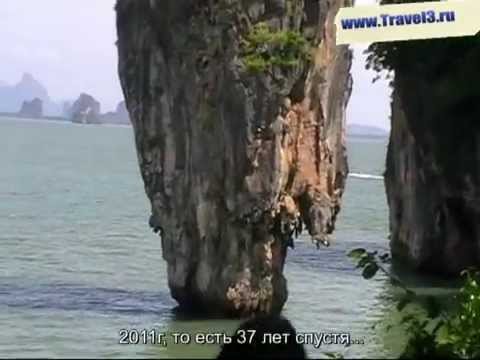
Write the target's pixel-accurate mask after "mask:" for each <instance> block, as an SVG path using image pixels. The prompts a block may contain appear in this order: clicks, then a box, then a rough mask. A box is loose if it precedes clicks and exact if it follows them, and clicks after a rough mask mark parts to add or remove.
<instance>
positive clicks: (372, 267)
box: [362, 262, 378, 280]
mask: <svg viewBox="0 0 480 360" xmlns="http://www.w3.org/2000/svg"><path fill="white" fill-rule="evenodd" d="M377 271H378V265H377V264H375V263H372V262H371V263H369V264H367V266H365V268H364V269H363V272H362V276H363V278H364V279H367V280H368V279H371V278H373V277H374V276H375V274H376V273H377Z"/></svg>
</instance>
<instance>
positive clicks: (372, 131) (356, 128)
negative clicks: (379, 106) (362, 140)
mask: <svg viewBox="0 0 480 360" xmlns="http://www.w3.org/2000/svg"><path fill="white" fill-rule="evenodd" d="M388 135H389V132H388V131H387V130H385V129H382V128H379V127H376V126H369V125H361V124H348V125H347V136H352V137H388Z"/></svg>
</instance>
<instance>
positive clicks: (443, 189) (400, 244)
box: [385, 36, 480, 275]
mask: <svg viewBox="0 0 480 360" xmlns="http://www.w3.org/2000/svg"><path fill="white" fill-rule="evenodd" d="M403 46H404V47H401V48H398V49H397V52H396V53H395V56H396V57H397V59H399V60H396V63H395V64H394V65H395V70H396V72H395V73H396V76H395V82H394V88H395V91H394V94H393V102H392V132H391V137H390V145H389V148H388V154H387V170H386V174H385V175H386V176H385V184H386V189H387V198H388V202H389V206H390V227H391V248H392V253H393V255H394V256H395V257H396V258H398V259H403V260H407V261H408V262H410V263H411V264H412V265H413V267H414V268H415V269H418V270H420V271H423V272H431V273H435V274H450V275H453V274H454V275H458V274H459V272H460V271H462V270H463V269H465V268H467V267H469V266H472V265H477V266H478V264H480V248H479V245H480V172H479V168H480V123H479V122H478V118H479V114H480V102H479V99H480V91H479V89H478V80H480V74H479V72H478V63H479V61H480V38H479V37H478V36H477V37H476V39H475V38H473V39H472V38H464V39H452V40H448V41H447V40H444V39H442V40H436V41H428V42H422V43H419V44H415V43H412V44H411V45H408V46H409V47H408V48H407V45H403ZM407 51H411V52H412V53H413V52H414V51H416V52H417V54H418V51H424V52H425V55H426V56H419V58H421V59H422V61H421V63H418V64H417V63H412V61H411V56H408V54H406V53H407ZM402 54H406V55H405V56H403V57H404V59H405V60H401V55H402Z"/></svg>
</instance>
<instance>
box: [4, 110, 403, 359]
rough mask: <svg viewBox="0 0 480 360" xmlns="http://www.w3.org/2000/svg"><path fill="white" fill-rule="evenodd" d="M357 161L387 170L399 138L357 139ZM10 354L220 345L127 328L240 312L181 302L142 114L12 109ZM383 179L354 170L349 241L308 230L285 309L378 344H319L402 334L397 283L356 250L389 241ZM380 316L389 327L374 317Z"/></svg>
mask: <svg viewBox="0 0 480 360" xmlns="http://www.w3.org/2000/svg"><path fill="white" fill-rule="evenodd" d="M348 147H349V156H350V170H351V172H352V173H358V174H370V175H377V176H378V175H381V174H382V172H383V169H384V158H385V151H386V140H384V139H380V140H378V139H377V140H375V139H374V140H372V139H356V140H350V141H349V144H348ZM0 150H1V151H0V324H1V336H0V357H74V356H75V357H79V356H86V357H98V356H102V357H130V356H132V357H162V358H163V357H164V358H175V357H192V356H195V357H211V356H214V355H215V354H216V353H217V351H218V346H207V345H194V344H191V345H175V344H174V343H173V340H172V341H169V340H167V341H168V344H167V346H166V347H164V346H161V345H156V346H155V345H120V344H119V331H120V330H121V329H124V328H127V329H133V328H135V329H138V330H142V329H148V330H150V329H157V330H158V331H159V332H189V333H198V332H203V333H208V332H224V331H225V332H227V333H232V332H233V331H234V329H235V328H236V326H238V324H239V323H238V321H231V320H209V319H184V318H179V317H178V316H176V315H175V314H174V313H173V312H172V309H173V308H174V307H175V305H176V303H175V302H174V301H173V300H172V299H171V298H170V295H169V292H168V287H167V281H166V271H165V264H164V262H163V260H162V258H161V246H160V238H159V237H157V236H156V235H154V234H153V233H152V232H151V231H150V230H149V227H148V224H147V220H148V217H149V204H148V202H147V199H146V196H145V194H144V190H143V183H142V181H141V178H140V175H139V171H138V166H137V159H136V154H135V149H134V142H133V134H132V130H131V129H130V128H128V127H102V126H92V127H89V126H75V125H72V124H62V123H53V122H43V123H38V122H34V121H10V120H5V119H0ZM387 235H388V224H387V205H386V200H385V195H384V189H383V182H382V181H381V180H378V179H362V178H354V177H351V178H349V180H348V184H347V190H346V194H345V197H344V204H343V209H342V212H341V215H340V216H339V219H338V223H337V230H336V232H335V242H334V244H333V246H332V247H330V248H328V249H325V248H324V249H320V250H316V248H315V246H313V245H312V244H311V243H310V240H309V238H307V237H304V238H302V239H299V240H298V241H297V242H296V245H297V247H296V249H295V250H293V251H290V253H289V255H288V259H287V265H286V276H287V279H288V285H289V292H290V295H289V300H288V303H287V304H286V307H285V310H284V315H285V316H286V317H287V318H288V319H290V320H291V321H292V323H293V325H294V326H295V327H296V328H297V331H298V332H332V331H335V332H349V333H351V334H352V337H353V338H355V339H360V340H362V341H363V342H364V345H352V346H351V347H349V348H343V347H338V346H337V347H335V346H325V347H321V348H319V349H315V348H314V347H313V346H309V347H308V352H309V354H310V355H311V356H312V357H314V356H315V357H318V356H321V355H322V352H324V351H340V352H342V353H344V354H345V355H346V356H362V357H366V356H373V357H381V356H393V355H394V354H396V352H397V351H398V346H399V345H398V343H399V338H400V336H399V335H398V334H397V335H395V334H392V333H388V332H386V331H385V330H384V328H385V326H386V324H387V323H388V322H389V321H391V319H392V318H394V317H395V311H394V305H392V300H391V299H392V296H395V293H394V291H393V289H392V287H391V285H390V284H389V282H388V281H387V280H386V279H385V278H383V277H381V276H379V277H377V278H376V279H374V280H370V281H367V280H363V279H362V278H361V276H360V274H359V272H358V271H357V270H355V269H354V266H353V265H352V263H351V261H350V260H349V259H348V258H347V257H346V253H347V252H348V251H349V250H351V249H353V248H355V247H367V248H369V249H378V250H386V249H387V248H388V240H387ZM375 324H377V326H376V328H375V330H374V329H372V326H373V325H375Z"/></svg>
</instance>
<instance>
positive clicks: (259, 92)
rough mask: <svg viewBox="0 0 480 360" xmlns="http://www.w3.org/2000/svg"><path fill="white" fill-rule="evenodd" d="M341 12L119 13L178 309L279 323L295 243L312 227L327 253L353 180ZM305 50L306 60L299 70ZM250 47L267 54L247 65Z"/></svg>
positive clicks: (122, 7)
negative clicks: (337, 23)
mask: <svg viewBox="0 0 480 360" xmlns="http://www.w3.org/2000/svg"><path fill="white" fill-rule="evenodd" d="M347 5H349V4H348V2H347V1H344V0H251V1H239V0H217V1H215V0H203V1H202V0H195V1H194V0H175V1H174V0H150V1H149V0H118V2H117V6H116V10H117V28H118V38H119V40H118V50H119V74H120V79H121V83H122V87H123V91H124V94H125V98H126V102H127V107H128V109H129V112H130V115H131V119H132V123H133V126H134V131H135V139H136V146H137V151H138V159H139V164H140V169H141V174H142V176H143V180H144V183H145V190H146V193H147V195H148V197H149V199H150V201H151V204H152V215H151V218H150V225H151V226H152V227H153V229H154V230H155V231H156V232H159V233H160V236H161V241H162V248H163V257H164V259H165V260H166V261H167V263H168V280H169V286H170V289H171V293H172V296H173V297H174V298H175V299H176V300H177V301H178V302H179V304H180V305H181V306H183V307H185V308H192V309H197V310H202V311H205V312H215V313H222V314H229V315H247V314H252V313H271V312H278V311H280V310H281V308H282V306H283V304H284V302H285V301H286V299H287V286H286V279H285V278H284V276H283V275H282V271H283V266H284V262H285V257H286V254H287V247H288V246H289V245H293V238H294V237H295V236H296V235H297V234H298V233H299V232H300V231H301V230H302V227H303V225H305V227H306V229H307V230H308V232H309V233H310V235H311V236H312V239H313V240H314V242H316V243H317V244H325V245H328V244H329V243H328V241H329V240H328V235H329V234H330V233H331V232H332V231H333V229H334V224H335V218H336V216H337V213H338V211H339V209H340V200H341V196H342V193H343V190H344V185H345V179H346V176H347V172H348V169H347V162H346V154H345V144H344V117H345V107H346V104H347V101H348V99H349V96H350V90H351V77H350V74H349V70H350V64H351V53H350V51H349V50H348V48H346V47H336V46H335V38H334V36H335V31H334V17H335V14H336V12H337V11H338V8H339V7H340V6H347ZM260 25H261V26H260ZM252 34H253V35H252ZM255 34H256V35H255ZM262 34H263V35H262ZM272 39H274V40H272ZM302 39H303V40H305V41H306V42H307V43H308V44H310V45H311V46H312V56H311V57H309V56H299V57H298V58H295V59H293V60H292V58H291V54H292V53H295V51H297V50H298V49H297V48H298V46H297V44H298V43H302V41H303V40H302ZM270 40H272V41H270ZM248 41H265V44H264V45H262V44H260V45H259V44H257V46H256V47H255V49H253V55H252V54H250V55H251V56H250V57H248V55H247V54H246V50H245V48H246V47H248V46H249V45H248V44H246V42H248ZM250 45H251V44H250ZM250 51H252V49H250ZM259 68H260V69H261V71H258V69H259Z"/></svg>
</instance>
